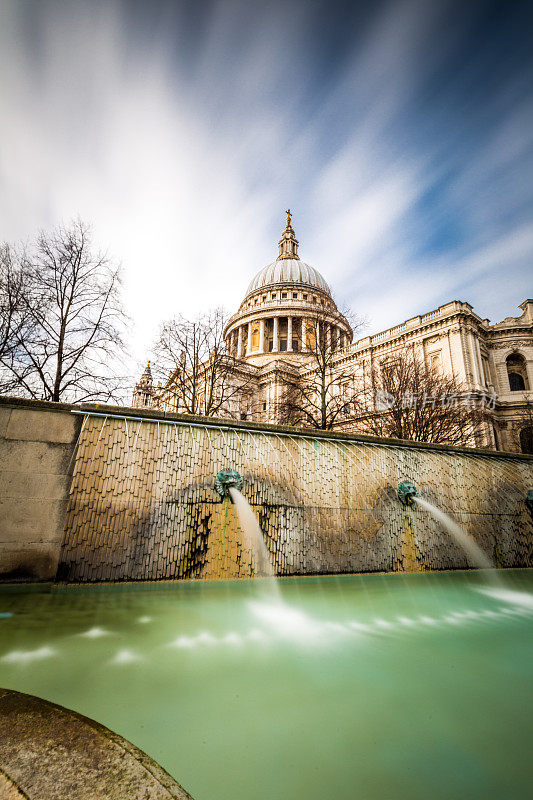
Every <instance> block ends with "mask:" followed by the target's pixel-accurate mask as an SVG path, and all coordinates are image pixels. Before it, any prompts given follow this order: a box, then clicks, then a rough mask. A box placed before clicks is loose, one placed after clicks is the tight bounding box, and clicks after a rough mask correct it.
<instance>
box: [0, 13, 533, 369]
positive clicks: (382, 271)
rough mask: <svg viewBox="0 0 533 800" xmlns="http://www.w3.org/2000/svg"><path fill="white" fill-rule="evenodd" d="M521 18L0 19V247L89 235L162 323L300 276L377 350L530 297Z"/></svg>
mask: <svg viewBox="0 0 533 800" xmlns="http://www.w3.org/2000/svg"><path fill="white" fill-rule="evenodd" d="M532 30H533V6H532V4H531V3H530V2H521V1H520V0H506V2H489V0H469V1H468V2H464V0H463V2H456V1H455V0H425V1H424V2H422V0H396V1H395V2H379V0H376V2H372V3H370V2H364V3H363V2H361V3H357V2H351V3H346V4H342V3H336V2H328V3H326V2H318V0H316V1H315V2H284V3H278V2H270V3H268V2H264V3H262V4H260V5H259V4H257V5H256V4H253V3H249V2H241V0H235V1H233V0H232V1H230V2H222V1H221V0H219V2H212V3H208V2H199V1H198V0H196V2H192V1H191V2H168V1H167V0H165V1H164V2H163V0H151V2H150V3H146V2H133V0H131V1H130V2H126V1H124V2H117V1H116V0H106V2H99V1H98V0H87V2H85V1H84V0H79V1H78V2H76V0H70V2H68V3H66V2H62V1H61V0H38V2H37V0H34V1H32V2H30V1H29V0H2V3H1V5H0V133H1V135H0V238H2V239H8V240H17V239H28V238H31V237H32V236H33V235H34V233H35V232H36V231H37V230H38V229H39V228H42V227H44V228H47V227H51V226H53V225H55V224H57V223H58V222H60V221H64V220H68V219H69V218H71V217H73V216H75V215H77V214H79V215H81V216H82V218H84V219H85V220H87V221H90V222H91V223H92V224H93V225H94V229H95V234H96V237H97V240H98V241H99V242H100V243H101V245H102V246H104V247H106V248H107V249H108V250H109V252H110V253H111V254H113V255H114V256H115V257H116V258H117V259H118V260H120V261H121V262H122V264H123V267H124V276H125V281H124V283H125V286H124V288H125V299H126V303H127V306H128V308H129V311H130V314H131V316H132V317H133V320H134V323H135V324H134V328H133V331H132V350H133V355H134V356H135V357H136V358H138V359H141V360H142V359H143V358H144V354H145V353H146V352H147V351H148V350H149V348H150V345H151V343H152V340H153V338H154V336H155V334H156V332H157V328H158V325H159V322H160V321H161V320H162V319H164V318H166V317H168V316H171V315H172V314H174V313H184V314H195V313H197V312H198V311H200V310H202V309H205V308H209V307H213V306H215V305H218V304H223V305H224V306H226V307H227V308H228V310H230V311H234V310H236V308H237V306H238V304H239V303H240V301H241V299H242V296H243V294H244V291H245V289H246V286H247V285H248V283H249V281H250V279H251V278H252V277H253V275H254V274H255V272H257V271H258V270H259V269H260V268H261V267H262V266H264V265H265V264H267V263H269V262H270V261H272V260H273V259H274V258H275V256H276V255H277V241H278V239H279V236H280V233H281V230H282V227H283V222H284V214H283V212H284V210H285V209H286V208H288V207H289V206H290V208H291V209H292V210H293V213H294V216H293V225H294V228H295V230H296V234H297V237H298V239H299V240H300V255H301V257H302V258H303V259H304V260H305V261H308V262H309V263H310V264H312V265H313V266H315V267H317V268H318V269H319V270H320V271H321V272H322V274H323V275H324V277H325V278H326V280H327V281H328V282H329V283H330V285H331V286H332V288H333V290H334V293H335V297H336V299H337V301H338V303H339V305H341V306H344V305H347V306H350V307H351V308H352V309H353V310H354V311H355V312H358V313H359V314H362V315H364V316H366V317H367V318H368V320H369V325H368V328H367V332H368V333H372V332H375V331H378V330H381V329H383V328H386V327H389V326H391V325H394V324H396V323H398V322H401V321H402V320H403V319H405V318H408V317H410V316H413V315H414V314H417V313H423V312H425V311H428V310H430V309H432V308H435V307H436V306H438V305H439V304H442V303H445V302H447V301H448V300H452V299H459V300H466V301H468V302H470V303H471V304H472V305H473V306H474V308H475V310H476V312H477V313H478V314H479V315H480V316H482V317H485V316H487V317H489V318H491V319H492V320H493V321H497V320H500V319H502V318H503V317H505V316H509V315H514V314H516V313H519V312H518V311H517V308H516V306H517V305H518V303H520V302H521V301H522V300H523V299H525V298H526V297H528V296H529V297H530V296H531V295H532V294H533V285H532V280H531V276H532V274H533V268H532V267H533V217H532V210H533V48H532V47H531V32H532Z"/></svg>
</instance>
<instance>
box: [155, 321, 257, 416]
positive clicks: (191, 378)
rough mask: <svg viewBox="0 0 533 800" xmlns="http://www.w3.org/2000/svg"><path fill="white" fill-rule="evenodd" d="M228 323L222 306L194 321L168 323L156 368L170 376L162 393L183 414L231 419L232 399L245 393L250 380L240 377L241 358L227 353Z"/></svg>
mask: <svg viewBox="0 0 533 800" xmlns="http://www.w3.org/2000/svg"><path fill="white" fill-rule="evenodd" d="M226 321H227V318H226V315H225V313H224V311H223V310H222V309H221V308H217V309H214V310H213V311H209V312H207V313H206V314H202V315H200V316H199V317H197V318H196V319H193V320H189V319H186V318H185V317H183V316H179V317H176V318H174V319H171V320H169V321H167V322H165V323H163V325H162V327H161V333H160V336H159V339H158V341H157V343H156V345H155V348H154V356H155V359H154V360H155V364H156V366H155V367H154V369H155V372H156V374H159V375H161V376H163V375H165V376H168V377H167V379H166V381H165V385H164V387H163V392H162V394H163V396H164V397H165V396H166V398H168V399H172V400H173V404H174V405H175V407H176V408H177V409H179V410H180V411H185V412H186V413H189V414H202V415H204V416H216V415H220V414H226V415H230V414H231V408H230V407H231V405H232V403H231V401H232V400H233V399H236V398H237V397H238V396H239V395H240V394H241V393H242V392H243V391H245V389H246V385H247V384H248V383H249V378H248V377H247V376H246V375H244V374H243V375H240V374H239V375H238V374H237V373H238V372H239V371H238V370H236V359H235V357H234V356H233V355H232V354H230V353H229V352H227V350H226V346H225V342H224V335H223V333H224V327H225V324H226Z"/></svg>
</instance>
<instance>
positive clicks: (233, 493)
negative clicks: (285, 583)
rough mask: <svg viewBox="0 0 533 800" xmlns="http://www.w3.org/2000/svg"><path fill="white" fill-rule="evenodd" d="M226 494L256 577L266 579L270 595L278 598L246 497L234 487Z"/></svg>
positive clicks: (262, 539) (269, 564) (261, 533)
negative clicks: (253, 563)
mask: <svg viewBox="0 0 533 800" xmlns="http://www.w3.org/2000/svg"><path fill="white" fill-rule="evenodd" d="M228 493H229V496H230V497H231V500H232V502H233V505H234V506H235V510H236V511H237V516H238V518H239V524H240V526H241V528H242V531H243V533H244V535H245V536H246V538H247V540H248V543H249V544H250V546H251V548H252V551H253V554H254V557H255V563H256V576H257V577H259V578H267V579H268V589H269V591H270V593H271V594H274V595H276V596H279V589H278V586H277V582H276V576H275V573H274V569H273V567H272V563H271V561H270V553H269V552H268V548H267V546H266V544H265V540H264V538H263V532H262V531H261V528H260V527H259V521H258V519H257V517H256V515H255V513H254V510H253V508H252V507H251V505H250V503H249V502H248V500H247V499H246V497H245V496H244V495H243V494H242V493H241V492H240V491H239V490H238V489H237V488H236V487H235V486H230V487H228Z"/></svg>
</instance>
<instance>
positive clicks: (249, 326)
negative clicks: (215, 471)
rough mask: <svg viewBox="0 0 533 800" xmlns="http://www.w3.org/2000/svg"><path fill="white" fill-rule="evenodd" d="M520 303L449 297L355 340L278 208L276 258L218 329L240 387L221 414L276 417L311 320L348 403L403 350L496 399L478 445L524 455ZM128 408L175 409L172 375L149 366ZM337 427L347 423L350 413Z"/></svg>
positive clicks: (528, 327) (531, 315)
mask: <svg viewBox="0 0 533 800" xmlns="http://www.w3.org/2000/svg"><path fill="white" fill-rule="evenodd" d="M520 309H521V314H520V315H519V316H516V317H507V318H506V319H504V320H502V321H501V322H497V323H495V324H491V322H490V320H488V319H482V318H481V317H479V316H478V315H477V314H476V313H474V311H473V308H472V306H471V305H469V303H466V302H460V301H458V300H453V301H451V302H449V303H446V304H445V305H442V306H439V308H436V309H433V310H431V311H429V312H427V313H424V314H420V315H417V316H415V317H412V318H411V319H408V320H405V321H403V322H401V323H399V324H397V325H394V326H393V327H392V328H388V329H387V330H384V331H380V332H379V333H376V334H374V335H373V336H366V337H364V338H361V339H358V340H356V341H354V337H353V331H352V328H351V326H350V323H349V321H348V320H347V319H346V317H345V316H344V315H343V314H342V313H341V312H340V311H339V309H338V308H337V305H336V303H335V300H334V298H333V297H332V294H331V291H330V289H329V286H328V284H327V283H326V281H325V279H324V278H323V277H322V275H321V274H320V272H318V270H316V269H315V268H314V267H312V266H310V265H309V264H306V263H305V262H304V261H302V260H301V259H300V257H299V255H298V241H297V239H296V236H295V233H294V230H293V227H292V222H291V215H290V212H287V221H286V226H285V230H284V231H283V234H282V237H281V239H280V241H279V255H278V257H277V259H276V260H275V261H274V262H273V263H271V264H268V265H267V266H266V267H263V269H261V270H260V271H259V272H258V273H257V275H256V276H255V277H254V278H253V280H252V281H251V283H250V285H249V286H248V289H247V291H246V294H245V297H244V299H243V301H242V303H241V305H240V307H239V309H238V311H237V312H236V313H235V314H233V316H232V317H230V319H229V320H228V322H227V324H226V327H225V330H224V339H225V345H226V352H227V353H228V354H229V355H230V356H231V358H232V363H233V373H234V380H235V385H236V386H239V385H242V386H243V387H246V390H245V391H243V392H242V393H239V392H235V393H234V394H232V395H231V397H230V399H228V401H227V403H226V404H225V406H224V408H223V409H221V412H220V416H229V417H233V418H240V419H245V420H250V421H254V422H272V423H275V422H278V421H279V420H278V416H277V409H278V404H279V398H280V387H281V386H282V385H283V378H284V376H286V375H287V374H289V375H291V376H293V377H294V376H295V375H305V371H306V369H309V365H310V355H309V351H310V349H312V347H313V342H314V337H315V335H316V334H315V330H316V326H317V324H318V325H319V326H323V328H322V330H323V334H324V335H325V337H326V340H327V341H329V342H330V343H331V347H332V348H334V349H335V355H334V363H335V364H336V365H338V369H339V371H341V370H342V374H343V375H346V374H347V372H348V373H350V374H351V375H352V378H351V380H350V381H347V382H346V385H345V386H343V387H342V391H343V392H345V394H346V397H347V399H348V400H349V397H350V392H354V393H355V392H356V391H357V385H358V382H359V383H360V382H361V381H364V379H365V377H364V376H365V375H368V374H369V373H370V372H371V370H372V368H373V366H374V365H379V364H380V363H381V362H382V361H384V360H386V359H387V358H391V357H393V356H394V352H395V351H398V350H399V349H402V348H406V347H409V348H411V349H412V350H413V352H414V353H415V354H416V356H417V357H418V358H419V359H421V360H423V361H425V362H426V363H427V364H428V366H431V367H432V368H433V369H437V370H441V371H443V372H444V373H445V374H448V375H450V376H453V377H454V378H455V379H456V380H457V382H458V383H460V384H462V385H463V386H464V387H466V388H467V390H468V391H469V392H472V393H477V394H480V393H486V394H487V395H490V396H491V397H492V398H495V399H494V401H493V405H494V408H493V410H492V412H491V417H492V419H491V423H490V424H488V425H487V429H486V432H485V435H484V441H482V442H478V444H479V445H481V446H485V447H491V448H495V449H500V450H509V451H522V452H533V300H525V301H524V302H523V303H522V304H521V306H520ZM133 405H134V406H135V407H143V408H157V409H162V410H168V411H180V410H182V409H180V403H179V398H178V397H177V396H176V392H175V391H173V386H172V375H171V376H170V377H169V379H168V381H167V382H166V384H165V385H163V386H162V385H159V386H157V387H156V386H154V382H153V378H152V373H151V369H150V363H148V365H147V368H146V370H145V371H144V373H143V375H142V376H141V378H140V380H139V383H138V384H137V385H136V387H135V390H134V392H133ZM348 407H349V403H348V405H347V408H348ZM337 424H338V426H339V427H340V428H341V429H342V430H350V428H351V427H352V423H351V420H350V416H349V413H347V414H346V416H345V417H344V418H342V417H341V418H339V420H338V423H337ZM353 427H354V429H356V425H355V424H354V425H353Z"/></svg>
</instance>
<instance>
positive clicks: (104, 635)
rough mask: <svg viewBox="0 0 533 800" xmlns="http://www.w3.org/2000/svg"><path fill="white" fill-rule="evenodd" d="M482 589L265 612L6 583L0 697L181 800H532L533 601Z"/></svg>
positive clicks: (376, 595) (362, 584)
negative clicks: (103, 739)
mask: <svg viewBox="0 0 533 800" xmlns="http://www.w3.org/2000/svg"><path fill="white" fill-rule="evenodd" d="M504 580H505V581H506V583H507V586H508V588H509V589H510V590H512V591H513V592H521V593H529V592H532V591H533V571H531V570H528V571H516V572H515V571H513V572H508V573H506V574H505V576H504ZM483 585H484V584H483V580H482V578H481V576H480V575H477V574H474V573H441V574H422V575H412V576H405V575H371V576H345V577H338V578H336V577H321V578H313V577H311V578H295V579H286V580H283V581H281V595H282V604H281V605H278V604H276V603H274V602H272V601H270V600H269V599H268V598H267V597H265V595H264V594H263V591H262V589H263V584H261V583H260V584H259V586H258V584H257V583H256V582H253V581H249V582H248V581H241V582H227V583H225V582H223V583H202V582H191V583H165V584H134V585H119V586H98V587H72V588H58V587H56V588H48V589H46V588H45V587H44V588H41V589H40V588H38V587H27V588H22V587H11V588H9V587H4V588H2V589H0V685H1V686H4V687H8V688H11V689H17V690H19V691H23V692H29V693H32V694H36V695H38V696H40V697H44V698H46V699H49V700H52V701H54V702H57V703H60V704H62V705H65V706H67V707H68V708H72V709H75V710H76V711H79V712H81V713H83V714H86V715H88V716H90V717H92V718H94V719H96V720H98V721H100V722H102V723H104V724H105V725H107V726H109V727H110V728H112V729H113V730H115V731H117V732H118V733H120V734H121V735H122V736H125V737H126V738H128V739H130V740H131V741H132V742H134V743H135V744H136V745H138V746H139V747H141V748H142V749H143V750H145V751H146V752H147V753H149V755H150V756H152V757H153V758H155V759H156V760H157V761H159V762H160V763H161V764H162V766H164V767H165V768H166V769H167V770H168V771H169V772H170V773H171V774H172V775H174V776H175V777H176V778H177V780H178V781H179V782H180V783H181V784H182V785H183V786H184V787H185V788H186V789H187V790H188V791H189V792H190V793H191V794H192V795H193V797H195V798H196V800H230V798H231V800H241V798H242V800H244V799H245V798H246V800H250V798H254V800H267V798H268V800H293V799H294V800H296V798H298V800H299V799H300V798H301V799H302V800H304V798H305V800H318V799H319V798H320V800H324V798H335V800H343V799H344V798H346V799H348V798H350V800H351V799H352V798H353V799H354V800H357V798H364V800H374V798H375V799H376V800H378V798H379V800H384V799H385V798H395V799H396V798H406V799H407V798H409V800H413V798H421V799H422V798H423V800H438V798H485V800H486V799H487V798H495V799H496V798H497V799H498V800H502V798H506V800H508V799H509V800H510V799H512V800H516V798H526V797H527V798H529V797H530V796H531V778H532V767H531V762H532V758H531V752H532V745H533V736H532V727H533V725H532V713H531V709H532V702H531V701H532V695H533V682H532V671H533V670H532V664H533V607H532V606H531V594H528V595H526V600H527V601H529V603H530V605H529V607H528V606H527V605H525V606H524V605H521V604H518V603H516V602H514V601H513V600H510V599H508V598H506V597H505V598H503V599H502V597H500V596H497V597H495V596H491V595H487V594H484V593H482V592H481V591H479V589H480V588H483ZM258 588H259V589H260V591H259V592H258ZM283 604H285V605H283ZM10 615H11V616H10Z"/></svg>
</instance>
